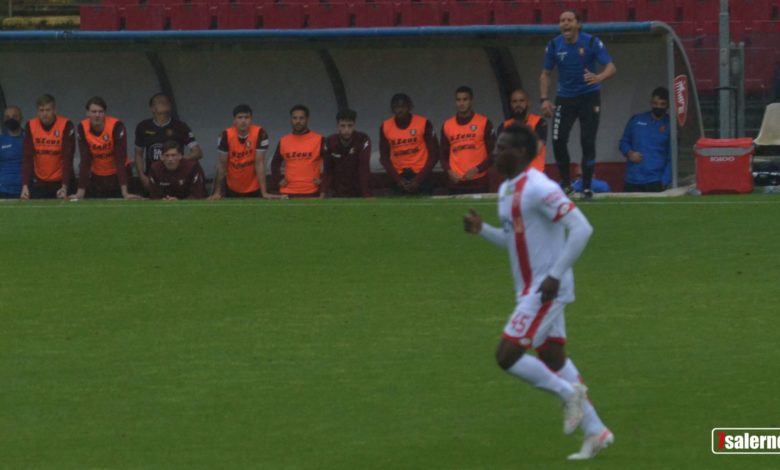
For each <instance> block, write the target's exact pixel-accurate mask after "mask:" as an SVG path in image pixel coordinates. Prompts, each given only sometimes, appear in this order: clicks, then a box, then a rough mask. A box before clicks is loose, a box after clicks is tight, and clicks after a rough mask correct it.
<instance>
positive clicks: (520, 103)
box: [496, 88, 547, 182]
mask: <svg viewBox="0 0 780 470" xmlns="http://www.w3.org/2000/svg"><path fill="white" fill-rule="evenodd" d="M509 107H510V108H511V109H512V116H511V117H510V118H509V119H507V120H505V121H504V122H503V123H502V124H501V125H500V126H498V131H497V132H496V135H500V134H501V132H502V131H503V130H504V129H506V128H507V127H509V126H511V125H512V124H523V125H526V126H528V127H530V128H531V130H533V131H534V133H535V134H536V137H538V138H539V142H538V147H539V150H538V152H536V157H534V159H533V161H531V168H534V169H537V170H539V171H541V172H542V173H544V161H545V156H546V152H547V146H546V145H545V142H547V121H546V120H545V119H544V118H543V117H542V116H540V115H538V114H533V113H530V112H528V92H526V91H525V90H523V89H522V88H517V89H516V90H514V91H513V92H512V93H511V94H510V95H509ZM500 181H503V178H501V179H500ZM500 181H499V182H500Z"/></svg>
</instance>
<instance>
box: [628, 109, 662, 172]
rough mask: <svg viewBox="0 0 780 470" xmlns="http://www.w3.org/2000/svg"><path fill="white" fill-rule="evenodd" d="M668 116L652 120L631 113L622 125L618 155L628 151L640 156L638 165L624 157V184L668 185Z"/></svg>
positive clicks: (642, 114) (649, 114)
mask: <svg viewBox="0 0 780 470" xmlns="http://www.w3.org/2000/svg"><path fill="white" fill-rule="evenodd" d="M669 133H670V130H669V115H668V114H667V115H665V116H664V117H662V118H661V119H655V118H654V117H653V115H652V113H650V111H648V112H646V113H639V114H635V115H634V116H633V117H632V118H631V120H629V121H628V124H626V129H625V130H624V131H623V137H622V138H621V139H620V153H622V154H623V156H624V157H625V156H626V154H627V153H628V152H629V151H630V150H634V151H636V152H639V153H641V154H642V161H641V162H640V163H633V162H631V161H630V160H628V157H626V176H625V181H626V183H631V184H648V183H657V182H661V183H663V184H665V185H668V184H670V183H671V182H672V160H671V151H670V147H669V135H670V134H669Z"/></svg>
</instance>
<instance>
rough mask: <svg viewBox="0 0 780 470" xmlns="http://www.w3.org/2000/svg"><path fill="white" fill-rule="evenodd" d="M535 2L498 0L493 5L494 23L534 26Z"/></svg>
mask: <svg viewBox="0 0 780 470" xmlns="http://www.w3.org/2000/svg"><path fill="white" fill-rule="evenodd" d="M533 5H534V3H533V2H528V1H526V2H511V1H504V0H498V1H496V2H495V3H494V4H493V21H494V22H495V23H496V24H534V22H535V21H534V20H535V15H534V6H533Z"/></svg>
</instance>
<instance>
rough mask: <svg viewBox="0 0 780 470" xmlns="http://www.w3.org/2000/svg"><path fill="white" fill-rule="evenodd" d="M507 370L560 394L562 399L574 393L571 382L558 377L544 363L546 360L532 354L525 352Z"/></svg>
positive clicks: (534, 384)
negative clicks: (543, 360)
mask: <svg viewBox="0 0 780 470" xmlns="http://www.w3.org/2000/svg"><path fill="white" fill-rule="evenodd" d="M507 372H509V373H510V374H512V375H514V376H516V377H520V378H521V379H523V380H525V381H526V382H528V383H529V384H531V385H533V386H534V387H536V388H541V389H542V390H547V391H548V392H551V393H554V394H556V395H558V396H559V397H560V398H561V400H566V399H567V398H569V397H571V395H572V394H573V393H574V389H573V388H572V386H571V384H570V383H569V382H567V381H566V380H564V379H562V378H560V377H558V376H557V375H556V374H555V373H554V372H552V371H551V370H550V369H548V368H547V366H546V365H544V362H542V361H540V360H539V359H537V358H535V357H534V356H531V355H530V354H523V356H522V357H521V358H520V359H518V361H517V362H515V363H514V365H513V366H512V367H510V368H509V369H508V370H507Z"/></svg>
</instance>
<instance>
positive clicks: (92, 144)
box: [81, 116, 128, 176]
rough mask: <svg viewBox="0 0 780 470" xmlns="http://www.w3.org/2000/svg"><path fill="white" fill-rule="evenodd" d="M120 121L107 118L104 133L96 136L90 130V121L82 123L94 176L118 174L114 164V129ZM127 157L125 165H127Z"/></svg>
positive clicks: (86, 120) (85, 120)
mask: <svg viewBox="0 0 780 470" xmlns="http://www.w3.org/2000/svg"><path fill="white" fill-rule="evenodd" d="M117 122H119V119H117V118H114V117H109V116H106V120H105V124H104V125H103V132H101V133H100V135H95V134H93V133H92V131H90V129H89V119H84V120H83V121H81V128H82V129H84V136H85V139H86V141H87V146H89V153H90V154H91V155H92V166H91V167H90V171H91V172H92V174H93V175H98V176H111V175H115V174H116V170H117V168H116V164H115V163H114V144H115V142H114V127H116V123H117ZM127 163H128V161H127V157H125V165H127Z"/></svg>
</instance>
